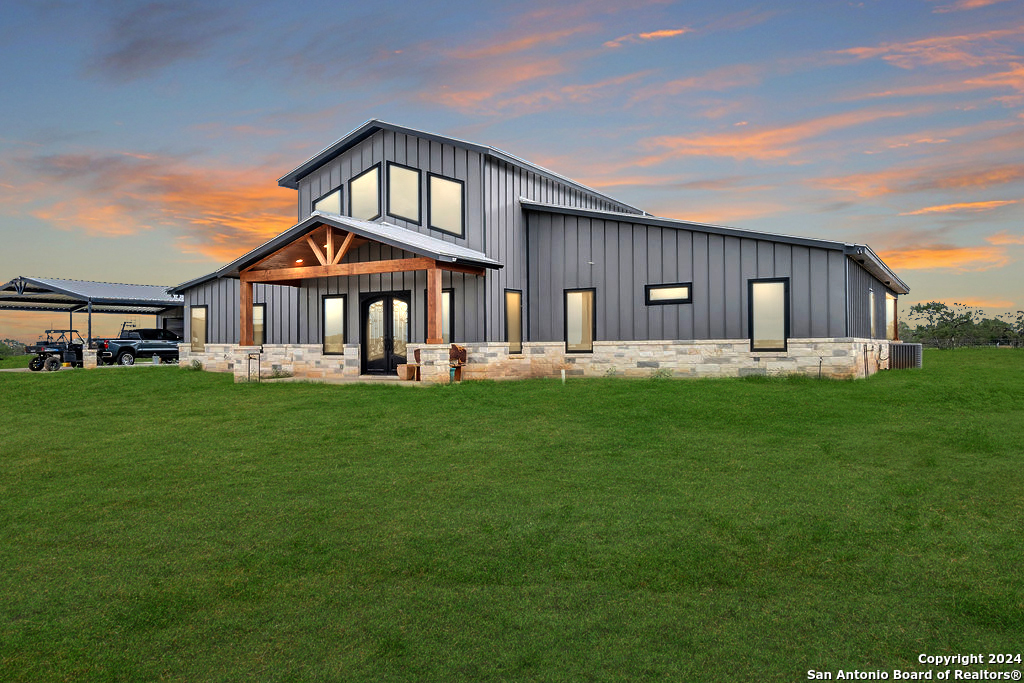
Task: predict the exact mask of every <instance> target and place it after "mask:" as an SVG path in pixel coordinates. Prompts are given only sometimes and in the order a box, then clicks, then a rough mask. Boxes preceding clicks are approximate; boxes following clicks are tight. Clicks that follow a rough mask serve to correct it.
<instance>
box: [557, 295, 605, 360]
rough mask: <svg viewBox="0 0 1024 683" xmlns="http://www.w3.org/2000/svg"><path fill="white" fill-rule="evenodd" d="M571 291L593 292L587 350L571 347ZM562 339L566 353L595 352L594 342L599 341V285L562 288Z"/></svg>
mask: <svg viewBox="0 0 1024 683" xmlns="http://www.w3.org/2000/svg"><path fill="white" fill-rule="evenodd" d="M571 292H593V293H594V298H593V310H592V311H591V316H590V318H591V320H590V327H591V330H590V348H589V349H585V350H580V349H574V350H571V349H569V294H570V293H571ZM562 339H563V340H565V352H566V353H593V352H594V342H596V341H597V287H573V288H571V289H563V290H562Z"/></svg>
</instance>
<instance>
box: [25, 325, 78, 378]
mask: <svg viewBox="0 0 1024 683" xmlns="http://www.w3.org/2000/svg"><path fill="white" fill-rule="evenodd" d="M84 348H85V340H83V339H82V335H80V334H78V330H46V338H45V339H43V338H40V339H39V341H37V342H36V343H35V344H31V345H29V346H26V347H25V353H29V354H35V358H33V359H32V360H30V361H29V362H28V369H29V370H32V371H33V372H38V371H40V370H47V371H53V370H60V368H61V366H62V365H63V364H64V363H70V364H71V365H72V367H76V368H80V367H82V350H83V349H84Z"/></svg>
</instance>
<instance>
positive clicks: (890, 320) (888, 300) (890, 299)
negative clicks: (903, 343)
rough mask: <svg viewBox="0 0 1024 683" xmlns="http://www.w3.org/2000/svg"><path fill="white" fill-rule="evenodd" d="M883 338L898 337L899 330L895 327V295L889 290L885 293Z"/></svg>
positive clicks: (895, 338)
mask: <svg viewBox="0 0 1024 683" xmlns="http://www.w3.org/2000/svg"><path fill="white" fill-rule="evenodd" d="M885 338H886V339H888V340H889V341H896V340H897V339H899V330H898V329H897V328H896V297H895V296H893V295H892V294H890V293H889V292H886V293H885Z"/></svg>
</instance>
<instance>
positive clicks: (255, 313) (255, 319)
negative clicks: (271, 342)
mask: <svg viewBox="0 0 1024 683" xmlns="http://www.w3.org/2000/svg"><path fill="white" fill-rule="evenodd" d="M266 314H267V305H266V304H253V307H252V343H253V345H254V346H263V345H264V344H266V343H267V335H266V333H265V331H264V330H266V327H265V326H264V324H263V321H264V319H265V318H266Z"/></svg>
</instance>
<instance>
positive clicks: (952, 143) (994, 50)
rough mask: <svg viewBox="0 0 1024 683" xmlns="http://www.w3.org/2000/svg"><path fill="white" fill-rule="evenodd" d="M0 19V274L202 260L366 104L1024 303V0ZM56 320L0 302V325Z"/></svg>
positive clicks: (137, 276)
mask: <svg viewBox="0 0 1024 683" xmlns="http://www.w3.org/2000/svg"><path fill="white" fill-rule="evenodd" d="M0 17H2V21H0V63H2V64H3V65H4V68H3V69H0V282H6V281H8V280H10V279H12V278H14V277H17V276H19V275H23V276H28V277H59V278H69V279H82V280H99V281H106V282H128V283H138V284H164V285H175V284H179V283H181V282H184V281H186V280H189V279H192V278H194V277H197V276H200V275H203V274H205V273H209V272H211V271H213V270H215V269H216V268H218V267H219V266H220V265H222V264H224V263H226V262H228V261H231V260H233V259H234V258H236V257H237V256H239V255H241V254H242V253H244V252H246V251H248V250H249V249H251V248H252V247H254V246H256V245H258V244H260V243H262V242H264V241H266V240H267V239H269V238H271V237H273V236H274V235H277V234H278V233H280V232H283V231H284V230H286V229H288V228H289V227H291V225H292V224H293V223H294V222H295V216H296V196H295V192H294V191H293V190H287V189H284V188H280V187H278V186H277V178H279V177H280V176H282V175H283V174H285V173H286V172H288V171H290V170H292V169H293V168H294V167H296V166H298V165H299V164H300V163H302V162H304V161H305V160H306V159H308V158H309V157H311V156H313V155H314V154H316V153H317V152H318V151H320V150H321V149H323V148H324V147H327V146H328V145H329V144H331V143H332V142H334V141H335V140H337V139H339V138H341V137H343V136H344V135H345V134H346V133H348V132H349V131H351V130H352V129H354V128H357V127H358V126H359V125H361V124H362V123H363V122H364V121H366V120H368V119H371V118H378V119H383V120H385V121H389V122H391V123H396V124H399V125H403V126H407V127H410V128H416V129H420V130H426V131H430V132H435V133H439V134H442V135H448V136H452V137H457V138H462V139H465V140H470V141H472V142H477V143H480V144H485V145H491V146H493V147H497V148H499V149H501V150H504V151H506V152H510V153H512V154H515V155H516V156H519V157H522V158H524V159H528V160H529V161H531V162H533V163H536V164H539V165H541V166H544V167H546V168H549V169H551V170H553V171H556V172H558V173H561V174H562V175H565V176H568V177H570V178H573V179H574V180H578V181H580V182H583V183H584V184H587V185H589V186H591V187H594V188H596V189H599V190H601V191H602V192H604V193H606V194H609V195H611V196H613V197H615V198H617V199H620V200H622V201H624V202H626V203H629V204H632V205H634V206H638V207H640V208H642V209H644V210H646V211H647V212H649V213H652V214H655V215H658V216H667V217H671V218H679V219H683V220H693V221H700V222H709V223H715V224H720V225H728V226H734V227H739V228H745V229H749V230H757V231H765V232H778V233H784V234H789V235H799V236H806V237H817V238H823V239H829V240H838V241H844V242H857V243H867V244H869V245H871V247H872V248H873V249H874V250H875V251H876V252H877V253H878V254H879V255H881V256H882V258H883V259H884V260H885V261H886V263H887V264H888V265H889V266H890V267H891V268H892V269H893V270H894V271H895V272H896V273H897V274H898V275H899V276H900V278H901V279H902V280H904V281H905V282H906V283H907V284H908V285H909V286H910V288H911V292H910V294H909V295H908V296H906V297H903V298H902V300H901V309H902V311H904V312H906V311H907V310H908V309H909V307H910V306H911V305H913V304H915V303H921V302H927V301H942V302H946V303H949V304H952V303H963V304H966V305H969V306H973V307H979V308H982V309H983V310H984V311H985V313H986V314H987V315H989V316H992V315H995V314H998V313H1005V312H1009V311H1016V310H1017V309H1024V268H1022V261H1024V0H863V1H862V2H850V1H847V0H841V1H840V0H806V1H796V0H773V1H772V2H761V3H757V2H750V1H745V0H744V1H741V0H715V1H714V2H705V1H700V0H691V1H689V2H660V1H650V2H645V1H636V2H633V1H630V0H611V1H607V0H594V1H590V2H564V3H553V2H550V1H545V0H540V1H534V0H528V1H526V2H519V3H489V2H479V1H476V2H461V1H458V0H456V1H448V2H444V3H431V2H410V1H408V0H405V1H392V0H381V1H378V2H374V3H348V2H326V1H318V0H309V1H306V2H294V1H289V2H260V1H259V0H247V1H245V2H241V1H240V0H202V1H200V2H190V1H189V0H168V1H166V2H144V1H120V0H111V1H98V2H90V1H88V0H74V1H69V0H33V1H32V2H28V3H16V4H15V3H7V4H5V5H4V8H3V11H2V13H0ZM120 320H121V319H120V318H116V317H114V316H96V317H94V329H96V330H98V332H99V333H101V334H105V333H109V332H111V331H116V330H117V329H118V328H119V327H120ZM145 320H150V321H151V320H152V318H144V319H143V322H145ZM66 322H67V318H66V316H64V315H63V314H40V313H12V312H4V311H0V339H2V338H15V339H23V340H31V339H34V338H35V337H36V336H37V335H38V333H39V332H40V331H41V330H42V329H43V328H45V327H49V326H63V325H64V324H65V323H66ZM75 323H76V326H80V327H81V328H82V329H84V324H85V323H84V317H83V319H82V321H81V322H79V320H78V318H77V317H76V320H75Z"/></svg>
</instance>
